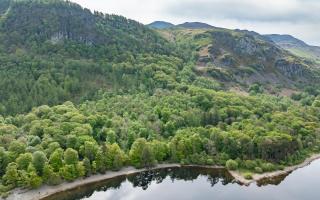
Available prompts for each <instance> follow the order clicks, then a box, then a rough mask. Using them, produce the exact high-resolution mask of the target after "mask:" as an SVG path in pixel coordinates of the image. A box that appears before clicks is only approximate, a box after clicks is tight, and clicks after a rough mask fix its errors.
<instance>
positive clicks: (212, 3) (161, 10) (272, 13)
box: [72, 0, 320, 46]
mask: <svg viewBox="0 0 320 200" xmlns="http://www.w3.org/2000/svg"><path fill="white" fill-rule="evenodd" d="M72 1H74V2H76V3H79V4H81V5H82V6H84V7H87V8H90V9H92V10H98V11H101V12H104V13H109V14H118V15H123V16H125V17H128V18H131V19H134V20H137V21H139V22H142V23H145V24H147V23H151V22H152V21H156V20H163V21H168V22H172V23H175V24H178V23H183V22H186V21H201V22H205V23H209V24H212V25H214V26H218V27H224V28H232V29H235V28H239V29H248V30H253V31H256V32H259V33H280V34H291V35H293V36H296V37H298V38H299V39H302V40H304V41H306V42H307V43H310V44H314V45H319V46H320V34H319V32H320V0H174V1H173V0H72Z"/></svg>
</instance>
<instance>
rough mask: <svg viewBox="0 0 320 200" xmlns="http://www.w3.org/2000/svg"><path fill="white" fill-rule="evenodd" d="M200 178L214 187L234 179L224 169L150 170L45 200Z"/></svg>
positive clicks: (71, 197)
mask: <svg viewBox="0 0 320 200" xmlns="http://www.w3.org/2000/svg"><path fill="white" fill-rule="evenodd" d="M199 176H205V177H207V181H208V183H209V184H210V185H211V186H212V187H213V186H215V185H216V184H217V183H219V182H221V184H223V185H226V184H228V183H230V182H231V181H232V180H233V178H232V177H231V176H230V174H229V173H228V172H227V171H226V170H223V169H221V170H220V169H207V168H200V167H181V168H167V169H158V170H150V171H146V172H141V173H137V174H132V175H129V176H119V177H116V178H113V179H109V180H105V181H101V182H98V183H94V184H90V185H86V186H83V187H79V188H76V189H73V190H70V191H67V192H63V193H59V194H56V195H54V196H51V197H49V198H46V199H44V200H56V199H59V200H70V199H72V200H76V199H82V198H85V197H90V196H91V195H92V194H93V193H94V192H95V191H106V190H111V189H119V188H120V187H121V184H122V183H123V182H125V181H126V180H128V181H129V182H130V183H132V185H133V187H141V188H142V189H143V190H146V189H148V187H149V185H150V184H151V183H156V184H160V183H162V182H163V180H164V179H166V178H170V179H171V180H172V182H174V181H175V180H184V181H193V180H196V179H197V178H198V177H199Z"/></svg>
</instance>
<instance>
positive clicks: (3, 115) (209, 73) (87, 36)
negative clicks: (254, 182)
mask: <svg viewBox="0 0 320 200" xmlns="http://www.w3.org/2000/svg"><path fill="white" fill-rule="evenodd" d="M0 9H1V10H0V12H1V19H0V60H1V63H0V76H1V79H0V194H1V197H6V196H8V195H9V193H10V192H13V193H14V192H16V190H14V189H15V188H24V189H34V188H38V187H40V186H42V185H58V184H61V183H63V182H65V181H68V182H71V181H74V180H77V179H81V178H84V177H88V176H91V175H93V174H99V173H101V174H103V173H105V172H106V171H108V170H115V171H116V170H120V169H121V168H122V167H124V166H134V167H136V168H150V167H152V166H154V165H156V164H157V163H181V164H182V165H185V164H198V165H213V166H218V165H219V166H226V167H227V168H228V169H230V170H236V169H239V170H240V171H245V172H256V173H263V172H270V171H275V170H279V169H283V168H284V167H285V166H288V165H293V164H297V163H301V162H302V161H303V160H304V159H305V158H307V157H309V156H310V155H311V154H314V153H319V152H320V140H319V138H320V132H319V130H320V90H319V68H318V65H317V64H316V63H315V62H312V61H310V60H308V59H302V58H300V57H298V56H295V55H293V54H292V53H290V52H289V51H287V50H285V49H283V48H281V47H280V46H278V45H277V44H276V43H274V42H273V41H271V40H270V39H268V38H266V37H265V36H262V35H259V34H258V33H255V32H251V31H243V30H228V29H222V28H215V27H212V26H210V25H206V24H202V23H191V24H184V25H183V26H184V27H183V26H179V27H170V28H169V29H160V30H159V29H158V30H154V29H150V28H148V27H147V26H144V25H142V24H141V23H139V22H136V21H133V20H130V19H127V18H125V17H122V16H116V15H108V14H102V13H99V12H94V13H92V12H91V11H90V10H88V9H85V8H82V7H81V6H79V5H77V4H74V3H70V2H69V1H63V0H19V1H8V0H0ZM160 24H161V23H160ZM230 90H231V91H230ZM283 90H285V91H291V93H289V92H287V93H286V94H285V95H279V94H280V93H281V92H283ZM232 91H233V92H232ZM270 93H271V94H274V95H270ZM288 96H290V98H289V97H288ZM13 198H14V194H13Z"/></svg>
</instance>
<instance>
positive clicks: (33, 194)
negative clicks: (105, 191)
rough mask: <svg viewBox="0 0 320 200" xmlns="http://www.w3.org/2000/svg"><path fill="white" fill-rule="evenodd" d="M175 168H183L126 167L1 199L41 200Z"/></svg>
mask: <svg viewBox="0 0 320 200" xmlns="http://www.w3.org/2000/svg"><path fill="white" fill-rule="evenodd" d="M173 167H181V165H180V164H159V165H157V166H155V167H152V168H142V169H136V168H134V167H125V168H123V169H121V170H120V171H107V172H106V173H105V174H96V175H92V176H90V177H87V178H83V179H76V180H74V181H73V182H63V183H62V184H60V185H57V186H48V185H44V186H41V187H40V188H38V189H34V190H29V189H21V188H17V189H14V190H12V191H11V194H10V195H9V196H8V197H7V198H6V199H3V198H1V197H0V200H41V199H44V198H46V197H49V196H51V195H54V194H56V193H60V192H65V191H68V190H72V189H74V188H77V187H81V186H85V185H88V184H92V183H96V182H99V181H104V180H107V179H112V178H116V177H119V176H127V175H131V174H135V173H139V172H144V171H148V170H153V169H166V168H173Z"/></svg>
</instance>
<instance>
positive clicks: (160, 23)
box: [147, 21, 175, 29]
mask: <svg viewBox="0 0 320 200" xmlns="http://www.w3.org/2000/svg"><path fill="white" fill-rule="evenodd" d="M147 26H148V27H150V28H153V29H167V28H171V27H174V26H175V25H174V24H171V23H169V22H165V21H155V22H152V23H151V24H148V25H147Z"/></svg>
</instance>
